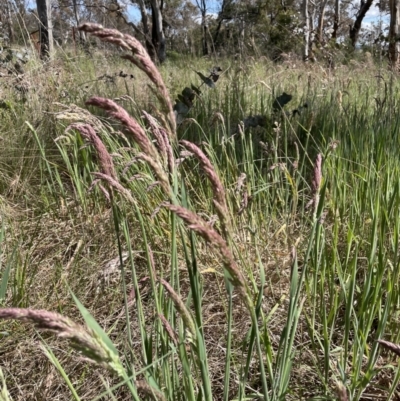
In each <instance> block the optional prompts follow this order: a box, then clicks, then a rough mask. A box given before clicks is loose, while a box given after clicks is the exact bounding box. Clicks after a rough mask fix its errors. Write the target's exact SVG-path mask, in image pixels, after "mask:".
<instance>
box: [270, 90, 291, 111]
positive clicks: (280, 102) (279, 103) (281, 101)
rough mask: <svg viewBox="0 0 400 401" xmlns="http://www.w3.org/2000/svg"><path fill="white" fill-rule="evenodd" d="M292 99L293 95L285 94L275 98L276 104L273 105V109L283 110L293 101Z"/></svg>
mask: <svg viewBox="0 0 400 401" xmlns="http://www.w3.org/2000/svg"><path fill="white" fill-rule="evenodd" d="M292 98H293V96H292V95H289V94H288V93H285V92H283V93H282V95H280V96H278V97H277V98H275V100H274V103H273V104H272V108H273V109H274V110H275V111H278V110H281V109H282V108H283V107H284V106H285V104H287V103H289V102H290V101H291V100H292Z"/></svg>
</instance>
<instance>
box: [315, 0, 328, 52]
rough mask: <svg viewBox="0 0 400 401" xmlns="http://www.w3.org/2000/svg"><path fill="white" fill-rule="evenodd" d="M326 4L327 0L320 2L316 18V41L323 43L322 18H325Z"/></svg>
mask: <svg viewBox="0 0 400 401" xmlns="http://www.w3.org/2000/svg"><path fill="white" fill-rule="evenodd" d="M327 4H328V0H324V1H323V2H322V3H321V7H320V9H319V19H318V28H317V34H316V38H315V39H316V41H317V43H320V44H323V41H324V20H325V10H326V5H327Z"/></svg>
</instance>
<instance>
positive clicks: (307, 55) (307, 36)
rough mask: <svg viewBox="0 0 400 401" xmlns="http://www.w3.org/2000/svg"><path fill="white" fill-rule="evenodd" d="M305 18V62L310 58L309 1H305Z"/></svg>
mask: <svg viewBox="0 0 400 401" xmlns="http://www.w3.org/2000/svg"><path fill="white" fill-rule="evenodd" d="M303 18H304V28H303V31H304V53H303V59H304V61H308V60H309V58H310V14H309V10H308V0H303Z"/></svg>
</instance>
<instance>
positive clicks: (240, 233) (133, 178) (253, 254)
mask: <svg viewBox="0 0 400 401" xmlns="http://www.w3.org/2000/svg"><path fill="white" fill-rule="evenodd" d="M95 33H96V32H95ZM113 35H114V36H115V33H113ZM109 41H111V42H112V41H113V38H112V37H111V38H109ZM133 46H134V52H136V53H135V54H136V56H137V57H139V59H138V58H137V59H136V60H135V61H136V63H137V64H139V66H141V67H142V68H143V69H144V70H145V74H144V73H143V72H141V71H139V70H138V69H137V68H135V67H134V68H132V67H131V65H130V64H128V61H126V60H125V61H124V60H120V61H117V60H116V59H113V62H112V63H105V60H110V59H111V58H110V57H109V56H108V59H105V56H104V53H102V50H97V51H96V53H95V54H94V55H93V57H91V58H89V57H87V56H85V55H79V57H76V58H72V57H71V56H68V55H67V54H64V55H60V56H59V57H58V58H57V59H56V61H54V62H50V63H48V64H47V65H41V64H36V63H35V62H34V61H32V62H31V65H28V66H27V68H26V70H27V73H26V74H25V76H24V77H23V80H25V81H26V85H28V86H29V88H30V90H29V91H28V92H27V93H25V94H24V95H23V96H21V94H20V93H19V92H18V91H16V90H15V89H14V87H13V81H12V80H11V81H10V82H11V83H10V84H9V85H8V87H5V88H4V89H3V94H2V96H3V97H4V99H6V100H7V102H8V103H7V107H5V108H3V109H0V113H1V114H2V116H1V120H0V121H1V122H0V124H1V125H0V126H1V136H2V141H3V143H4V146H2V148H1V150H0V152H1V160H3V163H2V168H1V169H0V171H1V174H0V186H1V188H2V192H1V193H2V196H1V198H0V206H1V209H0V210H1V222H2V230H1V233H0V251H1V252H0V255H1V274H0V303H1V306H2V309H0V317H2V318H3V320H0V344H1V347H0V355H1V364H0V367H1V370H2V371H3V375H4V377H5V380H6V383H7V388H8V392H9V396H10V397H11V398H12V399H14V400H19V399H24V400H25V399H55V400H64V399H75V400H78V399H81V400H100V399H110V400H112V399H118V400H122V399H128V398H129V399H132V398H133V399H136V400H139V399H157V400H162V399H166V400H180V399H185V400H186V399H188V400H224V401H225V400H248V399H264V400H283V399H286V400H299V399H307V400H308V399H319V400H322V399H325V400H329V399H340V400H346V399H349V400H369V399H384V400H389V399H396V397H398V386H399V380H400V373H399V369H398V365H397V361H396V356H395V355H394V354H393V353H391V352H388V351H387V350H386V349H385V348H382V346H381V345H379V343H378V340H386V341H388V342H390V343H393V344H399V343H400V339H399V332H398V325H399V294H400V293H399V286H398V283H399V262H400V261H399V250H398V244H399V230H400V224H399V213H398V210H399V206H400V195H399V185H400V174H399V173H400V170H399V167H400V164H399V160H398V155H397V153H398V148H399V146H398V145H399V143H398V142H399V139H398V138H399V136H398V126H399V116H398V113H397V112H396V110H397V103H398V100H397V99H398V95H397V91H398V83H397V82H396V80H395V79H394V78H393V77H392V76H391V75H390V74H389V73H388V72H387V71H386V70H385V69H383V67H379V66H378V67H373V68H372V67H371V66H369V67H370V69H366V68H365V66H366V65H367V64H362V63H361V64H357V63H353V64H351V63H350V65H348V66H342V67H340V68H338V69H337V70H336V71H334V72H332V71H329V70H325V69H324V68H323V66H319V65H312V66H307V69H305V67H304V66H302V65H301V64H299V65H298V66H297V67H293V66H290V68H287V66H285V65H273V64H271V63H270V62H268V61H267V60H264V59H261V60H247V63H246V64H237V63H235V62H232V61H230V60H218V62H219V63H220V64H221V68H222V70H224V71H225V72H224V73H223V74H222V75H221V77H220V78H219V80H218V82H217V83H216V88H215V89H208V88H206V87H202V91H203V93H202V95H201V97H200V98H199V99H196V101H195V102H194V106H193V107H192V108H191V110H190V112H189V114H188V115H187V116H186V118H185V120H184V121H183V122H182V124H180V125H179V127H178V128H177V129H176V131H175V128H174V127H173V123H171V120H169V119H168V118H169V115H168V107H170V105H169V103H168V97H167V94H166V92H165V88H164V87H163V83H162V82H161V81H160V78H159V77H158V76H157V75H156V73H155V72H154V70H153V69H152V68H153V67H152V66H151V65H149V64H146V63H147V60H146V58H145V55H144V56H143V54H142V53H140V48H139V47H138V46H137V45H136V44H135V45H133ZM128 47H130V45H129V46H128ZM104 51H108V52H110V50H104ZM140 57H144V59H143V58H142V59H141V58H140ZM213 65H214V61H207V60H182V62H180V63H177V64H175V63H167V64H166V65H165V66H163V67H162V68H161V69H160V72H161V76H162V77H163V80H164V82H165V84H166V88H168V91H169V93H170V94H171V99H172V102H174V99H175V98H176V97H177V95H178V94H179V93H181V91H182V89H183V88H184V87H185V86H190V84H192V83H193V84H195V85H199V84H200V83H201V80H200V79H199V76H198V75H197V74H196V71H202V73H203V74H204V73H206V71H207V70H208V69H209V68H211V67H213ZM120 71H126V72H129V74H130V72H131V71H132V74H133V75H134V78H130V76H129V75H128V76H127V77H125V78H123V77H121V76H120V74H119V72H120ZM45 72H46V75H44V73H45ZM146 74H147V75H148V76H149V77H150V80H149V79H148V78H146ZM99 77H100V78H99ZM110 77H111V78H110ZM151 82H152V83H153V86H152V88H153V89H152V90H150V89H148V86H146V85H147V83H149V84H150V83H151ZM203 86H204V85H203ZM163 91H164V92H163ZM282 92H286V93H289V94H291V95H293V99H292V100H291V102H290V103H289V104H288V105H286V106H285V109H286V110H288V111H291V110H293V109H295V108H298V107H299V106H300V105H303V104H304V103H306V102H307V104H308V107H307V108H306V109H304V110H303V111H302V113H301V114H300V115H296V116H294V117H291V116H287V115H286V114H285V113H273V111H272V104H273V101H274V98H275V97H276V96H278V95H280V94H281V93H282ZM65 93H67V95H65ZM160 93H162V96H157V94H160ZM94 96H101V98H99V97H94ZM160 97H161V100H162V101H161V103H160V101H159V98H160ZM89 98H91V100H90V101H89V102H88V104H86V105H85V102H86V101H87V100H88V99H89ZM116 98H117V99H118V100H116V104H119V105H121V106H123V107H124V108H125V109H126V110H127V111H128V113H129V115H130V116H128V115H127V114H124V112H123V110H122V109H120V108H118V107H117V106H116V105H114V104H112V103H110V102H109V101H107V100H105V99H116ZM142 110H146V111H147V112H148V113H150V114H151V115H152V116H153V117H154V118H155V119H156V120H152V119H151V116H147V117H146V114H145V113H143V112H142ZM89 112H90V113H89ZM289 114H290V113H289ZM256 115H262V116H264V119H263V123H262V125H261V126H258V127H250V128H247V127H243V125H241V124H240V122H241V121H244V120H246V118H248V117H249V116H256ZM70 124H72V128H71V127H70V128H69V129H67V127H68V126H70ZM88 124H90V126H92V127H94V130H93V129H92V130H90V128H88ZM178 141H180V142H178ZM178 160H179V163H178V162H177V161H178ZM94 181H95V182H94ZM10 308H23V309H10ZM43 309H45V310H47V311H51V312H53V314H48V312H43V311H42V310H43ZM28 311H29V313H28ZM21 314H22V315H21ZM65 317H68V318H70V319H71V321H69V320H65ZM26 322H28V323H30V324H26ZM43 329H46V330H45V331H43ZM49 330H50V332H53V333H55V334H57V335H58V337H59V338H58V339H57V338H55V337H54V336H53V335H52V334H49V333H48V332H47V331H49ZM39 331H40V332H41V333H40V335H39ZM66 341H69V342H70V344H71V345H72V346H73V347H72V348H70V347H68V346H67V344H66ZM38 345H39V346H38ZM88 360H89V361H92V363H88ZM2 386H3V393H4V394H5V395H4V396H3V395H2V394H1V393H0V394H1V395H2V396H3V398H4V399H7V398H6V397H8V395H6V393H7V390H6V389H5V387H4V384H3V385H2ZM0 398H1V397H0Z"/></svg>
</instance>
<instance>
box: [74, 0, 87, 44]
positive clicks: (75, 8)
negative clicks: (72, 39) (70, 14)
mask: <svg viewBox="0 0 400 401" xmlns="http://www.w3.org/2000/svg"><path fill="white" fill-rule="evenodd" d="M72 4H73V8H74V16H75V22H76V26H77V27H78V26H79V25H80V23H81V22H80V18H79V14H78V5H77V3H76V0H72ZM79 41H80V44H84V43H86V36H85V32H83V31H79Z"/></svg>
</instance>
